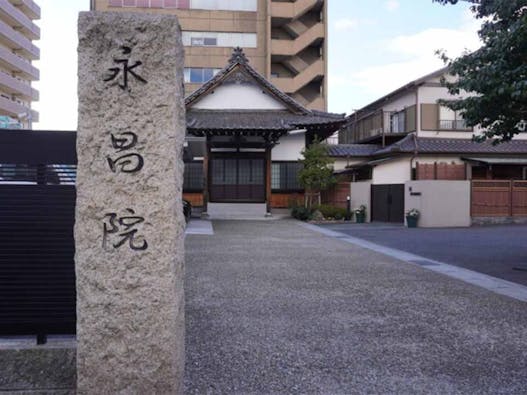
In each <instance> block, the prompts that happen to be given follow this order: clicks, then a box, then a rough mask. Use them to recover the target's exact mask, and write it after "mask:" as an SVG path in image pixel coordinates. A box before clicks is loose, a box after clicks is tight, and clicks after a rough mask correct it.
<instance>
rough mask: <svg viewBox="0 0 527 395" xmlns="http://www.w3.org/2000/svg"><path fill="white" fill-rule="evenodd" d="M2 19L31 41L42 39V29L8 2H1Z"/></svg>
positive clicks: (2, 0)
mask: <svg viewBox="0 0 527 395" xmlns="http://www.w3.org/2000/svg"><path fill="white" fill-rule="evenodd" d="M0 19H1V20H3V21H4V22H6V23H7V24H9V25H10V26H12V27H13V28H14V29H15V30H16V31H18V32H20V33H22V34H23V35H24V36H26V37H27V38H29V39H30V40H38V39H40V28H39V27H38V26H37V25H35V24H34V23H33V21H32V20H31V19H30V18H29V17H28V16H27V15H26V14H24V13H23V12H22V11H21V10H20V9H19V8H17V7H15V6H14V5H13V4H11V3H10V2H9V1H7V0H0Z"/></svg>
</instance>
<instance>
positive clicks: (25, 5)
mask: <svg viewBox="0 0 527 395" xmlns="http://www.w3.org/2000/svg"><path fill="white" fill-rule="evenodd" d="M9 2H10V3H11V4H13V5H14V6H15V7H17V8H19V9H20V11H22V12H23V13H24V14H25V15H27V16H28V18H29V19H31V20H35V19H40V7H39V6H38V5H37V3H35V2H34V1H33V0H9Z"/></svg>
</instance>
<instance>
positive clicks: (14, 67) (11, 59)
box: [0, 46, 40, 81]
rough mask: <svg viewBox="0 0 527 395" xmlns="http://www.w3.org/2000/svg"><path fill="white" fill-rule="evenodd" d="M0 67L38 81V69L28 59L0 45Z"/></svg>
mask: <svg viewBox="0 0 527 395" xmlns="http://www.w3.org/2000/svg"><path fill="white" fill-rule="evenodd" d="M0 67H2V68H3V69H4V70H9V71H10V72H11V73H12V74H15V75H17V76H19V77H20V78H22V79H25V80H28V81H38V80H39V78H40V72H39V70H38V69H37V68H36V67H35V66H33V65H32V64H31V63H29V62H28V61H26V60H24V59H22V58H21V57H20V56H18V55H15V54H14V53H12V52H11V51H9V50H7V49H5V48H3V47H1V46H0Z"/></svg>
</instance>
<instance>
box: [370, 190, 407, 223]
mask: <svg viewBox="0 0 527 395" xmlns="http://www.w3.org/2000/svg"><path fill="white" fill-rule="evenodd" d="M371 208H372V210H371V220H372V221H379V222H404V184H386V185H372V186H371Z"/></svg>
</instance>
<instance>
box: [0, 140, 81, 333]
mask: <svg viewBox="0 0 527 395" xmlns="http://www.w3.org/2000/svg"><path fill="white" fill-rule="evenodd" d="M75 136H76V134H75V133H73V132H40V131H39V132H36V131H22V130H12V131H0V335H20V334H32V335H38V334H53V333H59V334H73V333H75V320H76V315H75V299H76V296H75V264H74V252H75V243H74V239H73V225H74V219H75V196H76V194H75V177H76V162H77V159H76V151H75V139H76V137H75Z"/></svg>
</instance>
